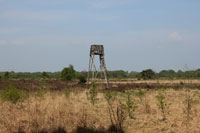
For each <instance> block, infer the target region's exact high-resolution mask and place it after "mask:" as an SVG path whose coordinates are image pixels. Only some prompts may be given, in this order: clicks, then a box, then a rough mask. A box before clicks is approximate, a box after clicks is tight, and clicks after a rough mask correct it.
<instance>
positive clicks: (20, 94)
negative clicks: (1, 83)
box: [1, 85, 27, 104]
mask: <svg viewBox="0 0 200 133" xmlns="http://www.w3.org/2000/svg"><path fill="white" fill-rule="evenodd" d="M26 96H27V95H26V93H25V91H23V90H20V89H17V88H16V87H15V86H13V85H9V86H8V88H6V89H5V90H3V91H2V92H1V99H2V100H5V101H10V102H12V103H14V104H16V103H17V102H18V101H19V100H23V99H25V98H26Z"/></svg>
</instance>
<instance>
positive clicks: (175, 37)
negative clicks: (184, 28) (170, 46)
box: [169, 32, 182, 41]
mask: <svg viewBox="0 0 200 133" xmlns="http://www.w3.org/2000/svg"><path fill="white" fill-rule="evenodd" d="M169 38H170V39H172V40H176V41H180V40H182V37H181V35H180V34H179V33H178V32H172V33H170V34H169Z"/></svg>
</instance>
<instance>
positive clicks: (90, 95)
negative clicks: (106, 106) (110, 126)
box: [86, 81, 98, 105]
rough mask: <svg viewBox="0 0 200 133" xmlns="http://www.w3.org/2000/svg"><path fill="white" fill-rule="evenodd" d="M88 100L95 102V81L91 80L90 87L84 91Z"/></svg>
mask: <svg viewBox="0 0 200 133" xmlns="http://www.w3.org/2000/svg"><path fill="white" fill-rule="evenodd" d="M86 94H87V98H88V100H89V101H90V102H91V103H92V104H93V105H94V104H95V103H96V102H97V94H98V92H97V89H96V82H94V81H93V82H92V85H91V89H90V90H89V92H86Z"/></svg>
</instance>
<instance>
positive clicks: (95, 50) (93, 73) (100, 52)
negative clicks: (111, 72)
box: [88, 45, 109, 88]
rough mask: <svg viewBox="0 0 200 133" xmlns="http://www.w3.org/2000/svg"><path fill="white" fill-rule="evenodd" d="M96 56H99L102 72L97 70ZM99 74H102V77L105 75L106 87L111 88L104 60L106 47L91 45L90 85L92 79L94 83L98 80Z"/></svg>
mask: <svg viewBox="0 0 200 133" xmlns="http://www.w3.org/2000/svg"><path fill="white" fill-rule="evenodd" d="M95 55H97V56H99V60H100V70H98V69H97V68H96V65H95ZM99 73H100V75H101V76H102V74H103V75H104V79H105V81H106V87H107V88H109V82H108V77H107V70H106V64H105V59H104V46H103V45H91V48H90V59H89V70H88V84H89V81H90V78H91V79H92V81H94V80H96V78H97V76H98V74H99ZM101 76H100V77H101ZM101 78H102V77H101Z"/></svg>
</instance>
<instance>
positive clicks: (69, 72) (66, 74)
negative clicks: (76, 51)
mask: <svg viewBox="0 0 200 133" xmlns="http://www.w3.org/2000/svg"><path fill="white" fill-rule="evenodd" d="M75 73H76V71H75V70H74V67H73V66H72V65H69V67H66V68H64V69H63V70H62V71H61V78H62V79H65V80H72V79H73V78H75Z"/></svg>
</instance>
